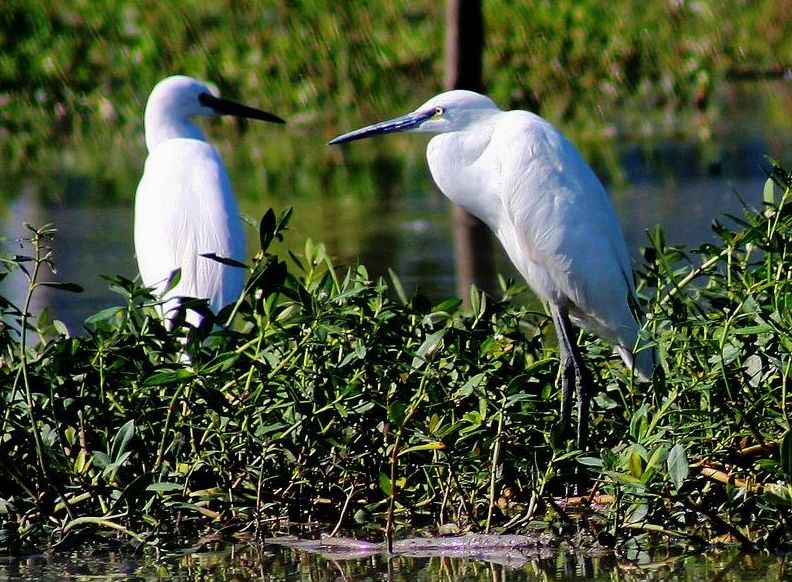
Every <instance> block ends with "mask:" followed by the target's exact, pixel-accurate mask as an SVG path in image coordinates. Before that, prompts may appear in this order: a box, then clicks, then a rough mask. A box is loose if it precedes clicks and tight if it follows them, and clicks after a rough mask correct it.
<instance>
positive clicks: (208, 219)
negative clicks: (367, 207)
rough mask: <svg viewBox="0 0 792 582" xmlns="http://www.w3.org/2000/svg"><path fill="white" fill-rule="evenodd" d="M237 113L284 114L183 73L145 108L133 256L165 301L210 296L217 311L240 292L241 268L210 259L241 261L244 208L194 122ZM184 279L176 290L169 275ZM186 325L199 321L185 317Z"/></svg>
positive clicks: (159, 88)
mask: <svg viewBox="0 0 792 582" xmlns="http://www.w3.org/2000/svg"><path fill="white" fill-rule="evenodd" d="M199 115H205V116H215V115H233V116H236V117H246V118H250V119H259V120H262V121H270V122H274V123H285V122H284V121H283V120H282V119H281V118H280V117H277V116H276V115H272V114H271V113H266V112H264V111H261V110H259V109H254V108H252V107H247V106H245V105H242V104H239V103H236V102H234V101H230V100H227V99H222V98H220V97H218V96H217V95H215V94H214V92H213V91H212V90H211V89H209V87H207V86H206V85H205V84H203V83H201V82H199V81H197V80H196V79H193V78H191V77H186V76H182V75H176V76H172V77H167V78H165V79H163V80H162V81H160V82H159V83H157V85H156V86H155V87H154V89H153V90H152V91H151V95H149V98H148V101H147V103H146V111H145V118H144V123H145V133H146V147H147V148H148V158H147V159H146V165H145V169H144V171H143V177H142V178H141V180H140V184H139V185H138V188H137V194H136V196H135V229H134V230H135V253H136V255H137V261H138V268H139V269H140V276H141V279H142V280H143V283H144V284H145V285H146V286H148V287H153V288H154V289H155V291H156V292H157V293H158V294H159V295H161V296H164V297H163V298H165V299H167V301H166V302H165V303H164V305H163V307H162V312H163V314H166V316H167V314H168V312H169V311H170V310H171V309H173V308H174V307H175V306H176V305H175V301H176V298H177V297H196V298H201V299H208V300H209V305H210V307H211V308H212V310H213V311H214V312H217V311H218V310H220V309H221V308H222V307H224V306H225V305H228V304H229V303H231V302H233V301H236V300H237V299H238V297H239V295H240V294H241V292H242V289H243V285H244V278H245V271H244V269H241V268H238V267H235V266H232V265H229V264H223V263H221V262H218V261H216V260H214V259H212V258H208V257H206V256H203V255H206V254H214V255H216V256H218V257H223V258H228V259H233V260H235V261H239V262H241V261H244V260H245V258H246V256H245V237H244V232H243V229H242V220H241V218H240V216H239V207H238V203H237V200H236V197H235V196H234V191H233V188H232V187H231V181H230V180H229V177H228V173H227V172H226V168H225V165H224V164H223V159H222V157H221V156H220V153H219V152H218V151H217V150H216V149H215V148H214V146H212V145H211V144H210V143H208V142H207V141H206V138H205V137H204V134H203V133H202V132H201V130H200V129H199V128H198V126H197V125H195V124H194V123H193V122H192V121H191V120H190V118H191V117H193V116H199ZM176 269H181V278H180V280H179V282H178V283H177V284H176V285H175V286H173V288H172V289H169V290H167V292H165V291H166V285H167V283H168V280H169V279H170V277H171V275H172V273H173V272H174V271H175V270H176ZM187 317H188V321H190V322H191V323H193V324H194V325H195V324H198V323H199V322H200V320H201V317H200V316H199V315H198V314H197V313H194V312H192V311H190V312H188V316H187Z"/></svg>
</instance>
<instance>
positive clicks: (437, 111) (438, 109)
mask: <svg viewBox="0 0 792 582" xmlns="http://www.w3.org/2000/svg"><path fill="white" fill-rule="evenodd" d="M443 113H445V109H443V108H442V107H435V117H441V116H442V115H443Z"/></svg>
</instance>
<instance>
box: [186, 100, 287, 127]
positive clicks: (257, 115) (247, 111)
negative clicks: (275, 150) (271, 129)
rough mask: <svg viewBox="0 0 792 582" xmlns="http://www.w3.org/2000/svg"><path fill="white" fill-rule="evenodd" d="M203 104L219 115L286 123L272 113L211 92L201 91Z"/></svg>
mask: <svg viewBox="0 0 792 582" xmlns="http://www.w3.org/2000/svg"><path fill="white" fill-rule="evenodd" d="M198 100H199V101H200V102H201V105H205V106H206V107H210V108H212V109H213V110H214V112H215V113H217V114H218V115H233V116H234V117H247V118H248V119H259V120H261V121H269V122H272V123H286V122H285V121H284V120H283V119H281V118H280V117H278V116H277V115H273V114H272V113H267V112H266V111H262V110H261V109H256V108H255V107H248V106H247V105H242V104H241V103H237V102H236V101H231V100H230V99H223V98H222V97H215V96H214V95H210V94H209V93H201V94H200V95H199V96H198Z"/></svg>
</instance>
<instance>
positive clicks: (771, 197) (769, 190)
mask: <svg viewBox="0 0 792 582" xmlns="http://www.w3.org/2000/svg"><path fill="white" fill-rule="evenodd" d="M762 199H763V200H764V203H765V204H775V183H774V182H773V179H772V178H768V179H767V180H766V181H765V184H764V191H763V192H762Z"/></svg>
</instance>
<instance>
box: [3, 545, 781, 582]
mask: <svg viewBox="0 0 792 582" xmlns="http://www.w3.org/2000/svg"><path fill="white" fill-rule="evenodd" d="M790 575H792V556H788V555H764V554H762V555H746V554H740V553H739V552H737V551H736V550H727V551H720V552H710V553H694V554H684V553H682V552H680V551H674V550H667V549H659V550H654V551H653V552H648V551H641V550H623V551H619V552H608V553H602V554H600V555H589V556H584V555H580V554H575V553H572V552H570V551H568V550H565V549H559V550H554V551H547V552H544V553H542V554H533V555H531V554H528V555H526V556H525V559H524V563H522V564H520V565H511V566H510V565H503V564H497V563H493V562H487V561H483V560H477V559H472V558H449V557H433V558H416V557H401V556H397V557H393V558H391V559H388V558H387V557H386V556H383V555H377V556H370V557H366V558H360V559H347V558H334V557H332V556H323V555H321V554H311V553H306V552H301V551H297V550H292V549H288V548H284V547H281V546H276V545H268V544H265V545H263V546H229V547H226V548H223V549H221V550H218V551H213V552H198V553H186V554H182V555H165V556H162V555H161V556H156V555H154V554H153V553H148V552H142V553H135V552H132V551H131V550H126V551H113V552H107V551H99V550H96V551H79V552H74V553H63V554H40V555H33V556H27V557H24V558H9V557H0V581H5V580H122V579H124V580H265V581H273V582H274V581H306V582H308V581H311V582H314V581H317V582H318V581H322V582H325V581H328V582H329V581H333V582H335V581H350V582H351V581H367V580H371V581H374V580H383V581H386V580H387V581H390V580H393V581H409V582H419V581H430V580H431V581H449V582H451V581H462V580H467V581H482V582H483V581H493V582H504V581H507V580H509V581H550V580H567V581H572V580H613V581H616V580H622V581H633V580H636V581H637V580H685V581H688V582H699V581H704V580H718V581H724V582H730V581H734V582H737V581H759V580H785V579H789V578H788V577H789V576H790Z"/></svg>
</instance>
